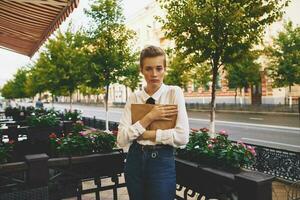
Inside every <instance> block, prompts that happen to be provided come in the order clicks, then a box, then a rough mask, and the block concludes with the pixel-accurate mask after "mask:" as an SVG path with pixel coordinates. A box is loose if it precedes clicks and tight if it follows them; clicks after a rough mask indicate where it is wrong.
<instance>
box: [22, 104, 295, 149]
mask: <svg viewBox="0 0 300 200" xmlns="http://www.w3.org/2000/svg"><path fill="white" fill-rule="evenodd" d="M27 105H28V104H27ZM45 107H46V108H51V104H46V105H45ZM54 107H55V109H56V110H64V109H65V108H66V109H68V108H69V105H67V104H54ZM73 109H78V110H80V111H81V112H82V115H83V116H86V117H94V116H95V117H96V118H97V119H105V110H104V108H103V107H96V106H86V105H73ZM122 111H123V109H122V108H109V120H110V121H115V122H118V121H119V120H120V117H121V114H122ZM188 115H189V124H190V128H202V127H209V113H205V112H188ZM216 130H226V131H227V133H228V134H229V138H230V139H231V140H235V141H237V140H242V141H244V142H248V143H252V144H258V145H264V146H269V147H274V148H283V149H287V150H291V151H297V152H300V121H299V117H298V116H296V115H294V116H290V115H278V114H276V115H262V114H244V113H217V116H216Z"/></svg>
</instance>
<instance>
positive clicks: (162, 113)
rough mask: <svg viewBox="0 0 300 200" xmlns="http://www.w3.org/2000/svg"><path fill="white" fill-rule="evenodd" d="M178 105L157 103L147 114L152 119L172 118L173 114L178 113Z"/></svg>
mask: <svg viewBox="0 0 300 200" xmlns="http://www.w3.org/2000/svg"><path fill="white" fill-rule="evenodd" d="M177 113H178V110H177V106H176V105H157V106H154V107H153V108H152V110H151V111H150V112H149V113H148V114H147V117H149V119H150V120H151V121H155V120H167V121H169V120H172V118H171V117H172V116H174V115H177Z"/></svg>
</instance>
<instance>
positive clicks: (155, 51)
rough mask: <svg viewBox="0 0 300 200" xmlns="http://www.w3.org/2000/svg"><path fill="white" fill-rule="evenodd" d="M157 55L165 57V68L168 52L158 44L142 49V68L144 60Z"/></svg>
mask: <svg viewBox="0 0 300 200" xmlns="http://www.w3.org/2000/svg"><path fill="white" fill-rule="evenodd" d="M157 56H163V57H164V68H166V66H167V60H166V53H165V52H164V50H163V49H162V48H160V47H156V46H152V45H151V46H147V47H146V48H144V49H143V50H142V51H141V54H140V68H143V61H144V59H145V58H153V57H157Z"/></svg>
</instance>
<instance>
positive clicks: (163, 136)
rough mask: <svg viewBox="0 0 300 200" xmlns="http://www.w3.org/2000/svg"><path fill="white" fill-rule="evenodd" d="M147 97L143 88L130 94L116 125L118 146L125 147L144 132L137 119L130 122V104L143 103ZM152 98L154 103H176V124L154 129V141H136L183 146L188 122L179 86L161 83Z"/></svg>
mask: <svg viewBox="0 0 300 200" xmlns="http://www.w3.org/2000/svg"><path fill="white" fill-rule="evenodd" d="M149 97H150V96H149V95H148V94H147V93H146V91H145V90H144V88H143V90H142V91H137V92H135V93H133V94H131V95H130V97H129V99H128V101H127V103H126V105H125V108H124V113H123V115H122V117H121V120H120V124H119V127H118V129H119V131H118V137H117V143H118V145H119V146H120V147H127V146H128V145H129V144H131V143H132V142H133V140H135V139H136V138H137V137H139V136H140V135H141V134H143V133H144V131H145V128H144V127H143V126H142V125H141V124H140V122H139V121H137V122H136V123H135V124H132V121H131V104H144V103H145V102H146V100H147V99H148V98H149ZM152 98H153V99H155V104H176V105H177V106H178V115H177V121H176V126H175V128H172V129H167V130H160V129H158V130H156V142H152V141H150V140H139V141H137V142H138V143H140V144H142V145H156V144H166V145H171V146H173V147H176V148H178V147H184V146H185V145H186V144H187V143H188V140H189V123H188V116H187V112H186V108H185V100H184V96H183V92H182V90H181V88H180V87H178V86H168V85H164V84H162V85H161V87H160V88H159V89H158V90H157V91H156V92H155V93H154V94H153V95H152Z"/></svg>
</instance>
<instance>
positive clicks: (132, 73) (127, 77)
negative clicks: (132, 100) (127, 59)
mask: <svg viewBox="0 0 300 200" xmlns="http://www.w3.org/2000/svg"><path fill="white" fill-rule="evenodd" d="M123 75H124V76H123V78H122V80H121V81H119V82H120V83H121V84H123V85H125V86H126V87H129V88H130V89H131V91H134V90H135V89H136V88H137V87H138V84H139V82H140V80H141V76H140V68H139V66H138V65H137V64H132V65H130V66H128V67H127V68H126V69H125V71H124V74H123Z"/></svg>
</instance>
